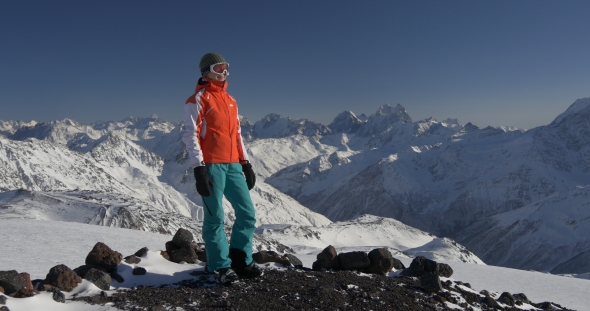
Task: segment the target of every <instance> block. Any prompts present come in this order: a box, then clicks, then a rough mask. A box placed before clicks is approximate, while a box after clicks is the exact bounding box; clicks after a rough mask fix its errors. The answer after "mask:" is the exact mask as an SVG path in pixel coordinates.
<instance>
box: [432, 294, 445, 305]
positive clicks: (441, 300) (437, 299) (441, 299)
mask: <svg viewBox="0 0 590 311" xmlns="http://www.w3.org/2000/svg"><path fill="white" fill-rule="evenodd" d="M432 298H433V299H434V300H436V301H438V302H440V303H445V302H446V301H447V300H446V299H445V298H444V297H441V296H439V295H434V296H432Z"/></svg>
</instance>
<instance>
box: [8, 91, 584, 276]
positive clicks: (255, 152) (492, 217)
mask: <svg viewBox="0 0 590 311" xmlns="http://www.w3.org/2000/svg"><path fill="white" fill-rule="evenodd" d="M241 121H242V133H243V136H244V138H245V140H246V147H247V149H248V151H249V153H250V155H251V157H252V163H253V166H254V169H255V172H256V173H257V175H258V177H259V178H258V179H259V181H258V182H257V185H256V187H255V188H254V189H253V190H252V192H251V193H252V197H253V201H254V202H255V206H256V209H257V215H258V224H259V225H262V226H261V227H260V228H259V233H260V234H258V235H257V239H258V240H257V241H258V243H259V245H264V247H268V248H272V247H285V248H288V247H289V246H288V245H283V244H282V243H281V240H282V235H283V234H284V230H286V228H289V230H290V232H292V233H297V234H300V235H301V236H305V235H307V238H305V239H306V241H307V243H308V244H310V245H316V244H317V245H326V244H330V243H335V241H334V240H332V239H331V238H326V237H329V236H331V235H332V233H331V232H334V231H335V230H336V231H337V230H340V229H342V227H354V228H355V230H354V231H357V232H363V230H366V228H367V226H369V225H368V223H371V225H370V226H369V227H370V228H372V229H371V232H381V231H380V230H385V231H383V232H391V228H402V227H403V226H405V227H403V228H404V229H403V230H402V229H399V230H401V231H408V232H418V231H420V232H423V234H421V235H420V237H421V238H420V239H418V240H417V241H423V242H424V243H423V244H419V243H418V244H412V245H407V246H404V247H400V248H397V247H396V246H395V245H393V244H391V243H394V242H389V244H387V243H386V242H385V241H384V246H388V247H392V248H394V249H397V250H399V251H400V252H413V253H418V252H421V251H424V250H425V249H427V248H436V249H437V254H444V253H445V252H449V250H451V249H455V251H452V252H451V255H448V256H450V257H452V258H454V259H456V260H461V261H466V262H471V261H470V260H473V261H478V260H480V259H479V258H477V256H479V257H480V258H481V259H483V261H484V262H486V263H488V264H494V265H503V266H507V267H514V268H521V269H537V270H542V271H553V272H555V273H572V272H576V273H580V272H588V271H590V263H588V260H585V259H584V258H587V256H589V255H588V254H589V253H590V234H589V233H590V224H589V223H590V217H589V216H590V215H587V214H588V213H589V212H588V206H589V204H590V200H589V199H588V196H587V195H585V194H587V192H588V187H587V185H589V184H590V174H589V173H590V144H589V143H590V98H586V99H580V100H577V101H576V102H575V103H574V104H573V105H572V106H571V107H570V108H569V109H567V110H566V111H565V112H564V113H563V114H561V115H559V116H558V117H557V118H556V119H555V121H553V122H552V123H551V124H549V125H547V126H542V127H538V128H535V129H532V130H529V131H521V130H514V129H512V128H504V127H503V128H492V127H486V128H479V127H477V126H475V125H473V124H471V123H467V124H466V125H462V124H461V123H460V122H459V121H458V120H456V119H447V120H444V121H440V122H439V121H437V120H435V119H433V118H429V119H425V120H420V121H412V119H411V117H410V116H409V115H408V114H407V112H406V110H405V108H404V107H402V106H401V105H399V104H398V105H397V106H390V105H385V106H383V107H381V108H379V110H378V111H377V112H376V113H375V114H373V115H371V116H369V117H365V116H359V117H357V116H356V115H355V114H354V113H353V112H348V111H347V112H342V113H340V114H339V115H338V116H337V117H336V118H335V119H334V121H333V122H332V123H331V124H329V125H328V126H324V125H322V124H319V123H315V122H312V121H309V120H304V119H291V118H287V117H282V116H279V115H277V114H270V115H268V116H266V117H264V118H262V119H261V120H260V121H257V122H255V123H252V122H250V121H248V120H246V119H245V118H242V120H241ZM182 130H183V124H182V123H179V124H173V123H170V122H167V121H165V120H162V119H160V118H158V117H157V116H152V117H150V118H127V119H125V120H122V121H119V122H97V123H93V124H80V123H77V122H75V121H73V120H69V119H65V120H62V121H53V122H47V123H37V122H34V121H31V122H28V123H25V122H22V121H0V148H1V152H0V164H1V165H2V167H3V170H1V171H0V191H1V192H2V193H1V194H0V218H29V219H41V220H66V221H76V222H84V223H91V224H97V225H103V226H113V227H123V228H133V229H139V230H146V231H152V232H161V233H170V232H175V231H176V230H177V229H178V228H179V227H185V228H190V229H192V230H193V231H194V232H195V233H198V232H199V230H200V226H199V220H201V219H202V207H201V200H200V197H199V196H198V195H197V193H196V191H195V189H194V179H193V177H192V172H191V170H190V167H189V165H188V163H187V162H186V158H187V156H186V152H185V151H184V145H183V144H182V141H181V137H180V134H181V132H182ZM225 204H226V205H227V208H226V211H227V215H226V216H227V217H226V219H227V221H226V223H227V224H228V225H231V223H232V222H233V212H232V211H231V208H230V207H229V203H228V202H225ZM557 211H559V213H558V212H557ZM366 214H369V215H374V216H376V217H375V218H371V217H372V216H363V215H366ZM368 219H371V221H369V220H368ZM400 222H401V223H400ZM402 225H403V226H402ZM388 230H389V231H388ZM396 230H397V229H396ZM413 230H416V231H413ZM427 232H429V233H427ZM312 233H313V234H312ZM433 234H436V235H439V236H445V237H448V238H453V239H455V240H456V241H457V242H459V243H461V244H463V245H465V246H466V247H467V248H468V249H470V250H472V251H473V252H474V253H475V255H477V256H474V255H473V254H469V256H466V254H468V253H469V251H467V250H466V249H464V248H462V247H461V246H460V245H458V244H457V243H456V242H454V241H453V240H450V239H448V238H446V239H443V238H437V237H436V236H433ZM195 236H196V237H197V236H200V235H199V234H195ZM361 236H362V234H361ZM427 237H430V238H427ZM572 237H575V238H572ZM412 238H415V236H413V237H412ZM402 239H410V238H409V237H402ZM314 243H315V244H314ZM395 243H399V242H395ZM420 243H421V242H420ZM429 243H430V244H429ZM457 245H458V246H457ZM398 246H399V245H398ZM525 250H529V251H528V252H526V251H525ZM539 253H543V254H546V256H538V255H537V256H535V255H534V254H539Z"/></svg>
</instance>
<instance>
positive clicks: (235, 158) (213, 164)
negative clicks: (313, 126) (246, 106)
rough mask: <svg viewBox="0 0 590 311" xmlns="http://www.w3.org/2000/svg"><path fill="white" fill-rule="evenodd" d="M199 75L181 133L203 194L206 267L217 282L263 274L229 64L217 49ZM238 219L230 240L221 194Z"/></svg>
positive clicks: (252, 181)
mask: <svg viewBox="0 0 590 311" xmlns="http://www.w3.org/2000/svg"><path fill="white" fill-rule="evenodd" d="M199 68H200V70H201V76H202V77H201V78H200V79H199V81H198V83H197V87H196V90H195V93H194V94H193V95H191V96H190V97H189V98H188V99H187V101H186V104H185V107H184V124H185V128H184V133H183V135H182V140H183V142H184V144H185V145H186V150H187V152H188V158H189V161H190V163H191V164H192V166H193V172H194V175H195V180H196V188H197V192H198V193H199V194H200V195H201V196H202V199H203V207H204V208H203V209H204V211H203V213H204V220H203V240H204V242H205V250H206V253H207V269H208V271H212V272H214V273H215V274H216V279H217V282H219V283H231V282H233V281H235V280H237V279H238V277H239V278H252V277H257V276H260V275H262V270H261V269H260V268H259V267H258V266H256V264H255V263H254V261H253V260H252V237H253V235H254V229H255V228H256V226H255V225H256V215H255V211H254V205H253V204H252V199H251V198H250V192H249V190H251V189H252V188H253V187H254V184H255V183H256V175H255V174H254V171H253V170H252V164H250V161H249V160H248V154H247V153H246V148H245V147H244V143H243V141H242V135H241V130H240V121H239V117H238V105H237V103H236V100H235V99H234V98H233V97H232V96H231V95H229V94H228V93H226V91H225V90H226V89H227V81H226V79H227V76H228V75H229V71H228V69H229V64H228V63H227V62H226V61H225V59H224V58H223V56H221V55H220V54H218V53H207V54H205V55H203V57H202V58H201V61H200V63H199ZM224 195H225V197H226V198H227V200H228V201H229V202H230V203H231V205H232V207H233V209H234V211H235V215H236V220H235V223H234V225H233V228H232V232H231V240H230V243H228V241H227V238H226V236H225V232H224V212H223V205H222V199H223V196H224Z"/></svg>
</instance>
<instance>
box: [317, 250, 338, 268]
mask: <svg viewBox="0 0 590 311" xmlns="http://www.w3.org/2000/svg"><path fill="white" fill-rule="evenodd" d="M317 264H318V265H319V267H322V268H324V269H326V270H330V269H334V270H338V269H340V262H339V261H338V253H337V252H336V249H335V248H334V246H332V245H329V246H328V247H326V248H324V250H322V251H321V252H320V253H319V254H318V255H317ZM314 270H315V269H314Z"/></svg>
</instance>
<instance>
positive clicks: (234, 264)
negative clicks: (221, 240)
mask: <svg viewBox="0 0 590 311" xmlns="http://www.w3.org/2000/svg"><path fill="white" fill-rule="evenodd" d="M229 259H231V268H232V269H233V270H234V271H235V272H236V274H237V275H238V276H239V277H240V278H243V279H250V278H255V277H259V276H261V275H262V273H263V272H262V269H260V268H259V267H258V266H257V265H256V263H254V261H252V262H251V263H250V264H249V265H248V264H246V253H244V252H243V251H241V250H239V249H236V248H230V249H229Z"/></svg>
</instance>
